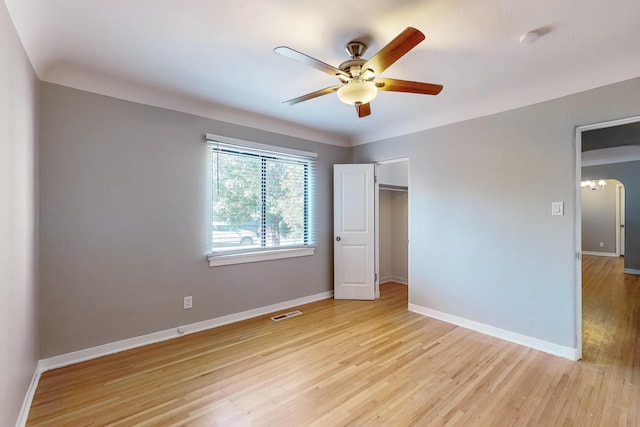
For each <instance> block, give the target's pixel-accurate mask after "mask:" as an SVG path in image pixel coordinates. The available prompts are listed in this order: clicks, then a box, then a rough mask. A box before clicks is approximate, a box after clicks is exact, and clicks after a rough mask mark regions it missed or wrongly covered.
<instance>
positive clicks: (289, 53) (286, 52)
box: [273, 46, 349, 77]
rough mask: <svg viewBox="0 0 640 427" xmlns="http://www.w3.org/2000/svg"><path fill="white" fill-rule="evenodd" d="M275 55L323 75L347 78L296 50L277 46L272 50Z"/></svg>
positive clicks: (339, 71)
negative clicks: (308, 67)
mask: <svg viewBox="0 0 640 427" xmlns="http://www.w3.org/2000/svg"><path fill="white" fill-rule="evenodd" d="M273 51H274V52H275V53H278V54H280V55H282V56H286V57H287V58H291V59H295V60H296V61H300V62H302V63H304V64H307V65H309V66H311V67H313V68H315V69H316V70H320V71H322V72H324V73H327V74H330V75H332V76H344V77H349V75H348V74H347V73H345V72H344V71H342V70H341V69H339V68H336V67H333V66H331V65H329V64H326V63H324V62H322V61H320V60H318V59H315V58H312V57H310V56H309V55H305V54H304V53H302V52H298V51H297V50H294V49H291V48H290V47H286V46H279V47H277V48H275V49H273Z"/></svg>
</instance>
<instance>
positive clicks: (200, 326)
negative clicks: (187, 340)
mask: <svg viewBox="0 0 640 427" xmlns="http://www.w3.org/2000/svg"><path fill="white" fill-rule="evenodd" d="M332 296H333V291H328V292H322V293H319V294H315V295H310V296H307V297H303V298H297V299H294V300H289V301H284V302H281V303H277V304H272V305H268V306H265V307H259V308H255V309H253V310H247V311H243V312H240V313H234V314H230V315H228V316H222V317H217V318H215V319H209V320H204V321H202V322H196V323H191V324H189V325H185V326H181V328H183V329H184V332H183V333H182V334H179V333H178V327H177V326H176V327H175V328H171V329H165V330H164V331H159V332H153V333H150V334H146V335H141V336H138V337H133V338H127V339H124V340H121V341H116V342H112V343H109V344H103V345H99V346H96V347H91V348H87V349H84V350H78V351H74V352H71V353H66V354H61V355H59V356H54V357H49V358H47V359H42V360H40V363H39V364H38V366H39V368H40V373H42V372H45V371H49V370H51V369H56V368H61V367H63V366H68V365H73V364H74V363H79V362H84V361H86V360H91V359H96V358H98V357H102V356H106V355H108V354H113V353H119V352H121V351H125V350H130V349H132V348H136V347H141V346H144V345H149V344H154V343H157V342H160V341H166V340H169V339H172V338H178V337H181V336H183V335H186V334H192V333H194V332H200V331H204V330H206V329H211V328H215V327H218V326H223V325H228V324H229V323H234V322H239V321H241V320H246V319H250V318H252V317H257V316H262V315H265V314H269V313H273V312H275V311H279V310H284V309H288V308H291V307H295V306H298V305H303V304H308V303H310V302H314V301H320V300H323V299H328V298H331V297H332Z"/></svg>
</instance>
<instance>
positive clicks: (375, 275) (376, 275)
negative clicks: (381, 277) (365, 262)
mask: <svg viewBox="0 0 640 427" xmlns="http://www.w3.org/2000/svg"><path fill="white" fill-rule="evenodd" d="M373 283H378V273H373Z"/></svg>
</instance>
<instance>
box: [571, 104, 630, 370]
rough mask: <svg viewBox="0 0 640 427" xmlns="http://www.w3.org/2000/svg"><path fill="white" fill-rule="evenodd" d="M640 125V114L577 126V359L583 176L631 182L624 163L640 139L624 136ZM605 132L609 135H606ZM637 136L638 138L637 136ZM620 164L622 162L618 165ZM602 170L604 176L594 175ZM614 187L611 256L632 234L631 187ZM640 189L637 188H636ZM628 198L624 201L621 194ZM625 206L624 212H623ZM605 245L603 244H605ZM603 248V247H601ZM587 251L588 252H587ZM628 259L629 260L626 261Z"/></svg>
mask: <svg viewBox="0 0 640 427" xmlns="http://www.w3.org/2000/svg"><path fill="white" fill-rule="evenodd" d="M639 126H640V117H631V118H627V119H621V120H614V121H610V122H604V123H597V124H592V125H586V126H579V127H577V128H576V180H575V189H576V193H575V195H576V196H575V201H576V202H575V205H576V211H575V212H576V216H575V227H576V228H575V236H576V241H575V245H576V246H575V247H576V257H575V260H576V264H575V277H576V283H575V286H576V287H575V295H576V300H575V314H576V321H575V326H576V336H575V339H576V350H577V352H576V353H577V354H576V356H577V359H582V356H583V355H582V347H583V308H582V307H583V277H582V258H583V257H582V253H583V248H584V247H583V211H582V210H583V207H582V197H583V196H582V192H583V186H582V185H581V183H582V182H583V180H587V179H588V180H594V179H595V178H598V180H597V181H596V185H599V181H600V179H604V178H605V176H602V175H606V178H615V179H617V180H618V181H620V182H621V184H627V182H626V181H628V179H629V177H628V175H629V174H628V171H627V172H625V170H624V168H623V166H622V164H624V163H626V164H627V165H629V164H630V163H629V162H631V161H638V160H640V155H638V153H640V147H639V145H640V141H635V140H634V142H631V143H630V142H629V139H628V138H625V137H624V136H623V134H624V131H625V130H629V129H631V128H633V129H632V130H633V131H635V130H637V128H638V127H639ZM603 136H605V137H604V138H603ZM636 139H637V138H636ZM618 164H620V165H618ZM589 166H596V168H591V169H588V172H587V169H585V170H584V171H585V174H584V175H583V168H584V167H589ZM596 173H599V174H600V175H601V176H598V177H596V176H594V175H595V174H596ZM614 186H615V189H616V190H617V191H614V194H615V196H614V197H615V198H616V199H617V200H616V204H615V209H616V210H617V212H616V215H615V222H616V225H615V230H614V231H613V233H614V234H615V237H616V238H615V240H616V241H615V244H614V246H613V250H610V251H609V253H610V254H609V256H620V255H624V254H627V255H628V254H629V253H628V250H627V249H628V248H629V246H628V245H629V242H628V241H627V240H628V239H627V238H628V237H629V235H628V233H626V232H623V230H626V223H625V220H626V217H627V215H628V210H629V205H628V204H627V203H626V198H625V194H626V193H627V192H628V191H630V189H629V188H625V187H624V186H622V189H620V187H618V186H617V185H615V184H614ZM634 191H637V189H634ZM621 195H622V197H623V198H625V200H623V201H620V197H621ZM620 210H622V212H623V213H620ZM597 243H598V248H600V247H604V245H606V243H604V241H603V240H599V241H597ZM601 245H602V246H601ZM598 252H599V251H598ZM585 254H586V253H585ZM626 261H628V260H625V264H626ZM624 273H631V274H640V270H637V269H633V268H627V266H626V265H625V268H624Z"/></svg>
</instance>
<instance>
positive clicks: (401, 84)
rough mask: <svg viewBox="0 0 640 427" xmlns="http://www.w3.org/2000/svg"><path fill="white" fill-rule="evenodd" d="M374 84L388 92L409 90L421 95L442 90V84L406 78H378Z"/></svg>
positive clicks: (435, 93)
mask: <svg viewBox="0 0 640 427" xmlns="http://www.w3.org/2000/svg"><path fill="white" fill-rule="evenodd" d="M375 84H376V86H377V88H378V89H379V90H386V91H389V92H409V93H420V94H423V95H437V94H439V93H440V91H441V90H442V88H443V86H442V85H436V84H433V83H421V82H411V81H408V80H396V79H378V80H376V81H375Z"/></svg>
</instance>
